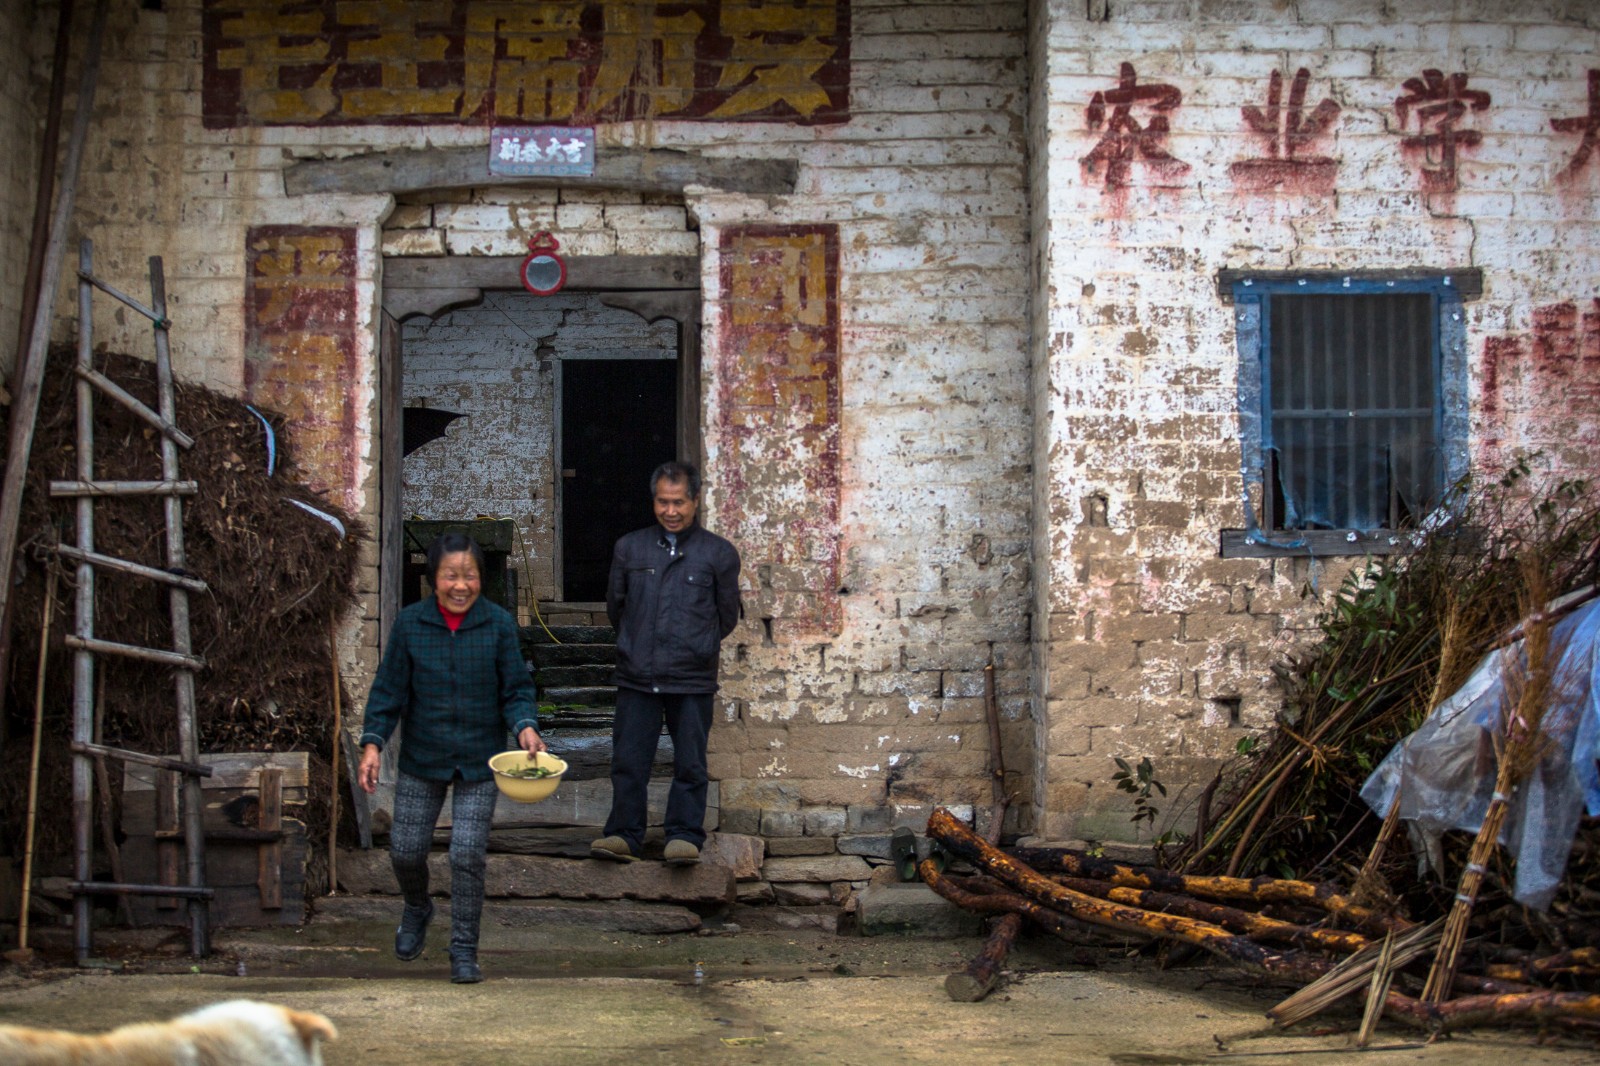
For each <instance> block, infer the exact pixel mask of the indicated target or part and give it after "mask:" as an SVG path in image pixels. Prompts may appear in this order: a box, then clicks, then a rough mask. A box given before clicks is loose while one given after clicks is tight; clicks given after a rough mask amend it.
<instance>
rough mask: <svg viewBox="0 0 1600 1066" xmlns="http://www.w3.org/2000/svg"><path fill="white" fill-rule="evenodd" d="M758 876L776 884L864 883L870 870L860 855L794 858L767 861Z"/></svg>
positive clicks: (799, 856)
mask: <svg viewBox="0 0 1600 1066" xmlns="http://www.w3.org/2000/svg"><path fill="white" fill-rule="evenodd" d="M761 876H762V877H764V878H766V879H767V880H768V881H772V882H774V883H776V882H778V881H814V882H824V883H826V882H832V881H865V880H866V879H867V878H868V877H870V876H872V868H871V867H869V866H868V865H867V863H866V860H865V859H863V858H861V857H860V856H859V855H795V856H792V857H784V858H774V859H768V860H767V861H766V862H765V863H763V864H762V866H761Z"/></svg>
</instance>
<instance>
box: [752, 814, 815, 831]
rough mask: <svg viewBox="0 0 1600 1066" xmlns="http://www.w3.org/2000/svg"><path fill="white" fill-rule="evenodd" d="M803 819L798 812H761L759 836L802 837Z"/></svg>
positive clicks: (804, 826)
mask: <svg viewBox="0 0 1600 1066" xmlns="http://www.w3.org/2000/svg"><path fill="white" fill-rule="evenodd" d="M805 831H806V825H805V818H804V816H803V815H802V814H801V812H800V811H762V812H761V835H762V836H764V837H797V836H804V835H805Z"/></svg>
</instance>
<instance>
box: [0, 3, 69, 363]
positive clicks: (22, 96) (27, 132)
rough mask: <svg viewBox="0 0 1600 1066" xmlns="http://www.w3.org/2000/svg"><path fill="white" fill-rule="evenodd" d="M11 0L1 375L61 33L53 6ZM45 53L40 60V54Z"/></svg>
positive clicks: (0, 113)
mask: <svg viewBox="0 0 1600 1066" xmlns="http://www.w3.org/2000/svg"><path fill="white" fill-rule="evenodd" d="M31 6H32V5H27V4H7V5H5V6H4V8H3V9H0V146H4V148H5V158H4V160H3V161H0V375H4V377H5V380H6V382H8V383H9V382H10V381H11V374H12V371H13V369H14V368H15V365H16V343H15V342H16V336H17V325H18V319H19V317H20V315H21V313H22V287H23V282H24V279H25V276H26V274H27V267H28V246H29V243H30V242H31V240H32V234H33V204H34V188H35V186H36V184H37V182H38V177H39V141H40V132H41V131H40V128H39V122H40V121H42V118H41V116H42V112H43V109H44V101H45V100H46V99H47V96H48V93H47V91H46V90H47V84H48V83H47V82H41V80H40V79H48V77H49V71H48V69H47V68H48V66H49V62H50V59H49V56H50V49H51V48H52V47H53V42H54V39H55V32H54V31H55V22H56V20H55V13H54V11H53V10H49V9H44V8H43V5H41V10H38V11H34V10H29V8H30V7H31ZM36 57H42V58H40V59H39V60H38V64H37V66H36V64H35V58H36Z"/></svg>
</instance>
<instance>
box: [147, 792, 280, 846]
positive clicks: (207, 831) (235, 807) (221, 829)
mask: <svg viewBox="0 0 1600 1066" xmlns="http://www.w3.org/2000/svg"><path fill="white" fill-rule="evenodd" d="M308 791H309V790H307V789H304V788H285V789H284V790H283V809H284V810H285V811H290V810H293V809H295V808H298V807H303V806H304V805H305V802H306V795H307V792H308ZM154 795H155V793H153V792H132V793H125V794H124V795H123V797H122V833H123V835H124V836H129V837H133V836H146V837H155V836H160V835H161V834H163V833H166V832H175V833H178V834H179V835H180V836H181V831H178V830H166V829H162V828H161V827H160V826H159V825H157V823H156V812H155V806H154V804H153V802H152V800H151V797H152V796H154ZM203 795H204V802H203V804H202V807H201V812H200V822H201V829H202V832H203V833H204V835H205V837H206V839H208V840H211V839H215V840H223V839H229V838H231V839H233V840H244V839H246V837H245V836H244V835H242V834H243V831H244V830H246V829H248V830H251V831H256V830H257V829H258V826H257V824H256V822H257V817H258V815H259V812H260V803H261V798H260V794H259V793H258V792H257V791H256V790H255V789H243V788H230V789H221V790H214V789H206V790H205V792H204V793H203ZM260 839H263V838H256V840H253V841H252V843H254V842H257V841H259V840H260Z"/></svg>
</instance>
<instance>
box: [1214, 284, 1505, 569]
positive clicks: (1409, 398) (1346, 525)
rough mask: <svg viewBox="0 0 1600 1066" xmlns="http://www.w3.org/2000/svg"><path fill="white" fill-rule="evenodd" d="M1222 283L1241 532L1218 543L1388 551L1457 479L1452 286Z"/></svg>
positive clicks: (1458, 353)
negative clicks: (1227, 299) (1229, 303)
mask: <svg viewBox="0 0 1600 1066" xmlns="http://www.w3.org/2000/svg"><path fill="white" fill-rule="evenodd" d="M1470 273H1472V274H1473V275H1474V276H1473V277H1472V278H1469V279H1467V280H1469V281H1471V282H1474V283H1476V284H1481V280H1479V279H1478V278H1476V276H1475V275H1476V272H1470ZM1227 280H1228V284H1227V287H1226V288H1225V293H1226V294H1228V295H1231V296H1232V299H1233V304H1234V311H1235V325H1236V336H1237V343H1238V352H1239V416H1240V428H1241V472H1242V474H1243V478H1244V488H1245V500H1244V524H1245V528H1244V529H1243V530H1237V531H1226V532H1225V533H1224V536H1223V545H1222V547H1223V554H1224V555H1247V554H1284V553H1287V554H1312V553H1315V554H1338V553H1367V552H1373V551H1383V550H1386V548H1388V547H1392V544H1393V541H1394V539H1395V538H1393V537H1392V536H1390V534H1391V533H1392V532H1393V531H1394V530H1397V529H1400V528H1403V527H1405V526H1406V525H1408V524H1412V523H1415V522H1417V521H1420V520H1421V519H1422V518H1423V517H1425V516H1426V515H1427V514H1428V513H1430V512H1431V511H1432V510H1433V509H1434V508H1436V507H1437V506H1438V505H1439V503H1440V502H1441V500H1442V498H1443V496H1444V493H1445V489H1446V488H1447V486H1449V485H1451V484H1453V483H1454V482H1455V481H1456V480H1457V479H1458V478H1459V477H1460V476H1461V475H1462V474H1464V473H1465V471H1466V457H1467V407H1466V328H1465V321H1464V317H1465V316H1464V314H1463V310H1462V299H1463V292H1462V288H1463V286H1462V285H1460V284H1459V283H1458V280H1459V278H1458V276H1455V275H1446V274H1437V275H1430V276H1408V277H1388V278H1383V277H1376V278H1375V277H1356V276H1351V275H1331V276H1330V275H1303V276H1289V275H1280V274H1274V275H1254V276H1252V275H1249V274H1235V275H1232V276H1231V277H1230V278H1228V279H1227ZM1469 287H1470V286H1469Z"/></svg>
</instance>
